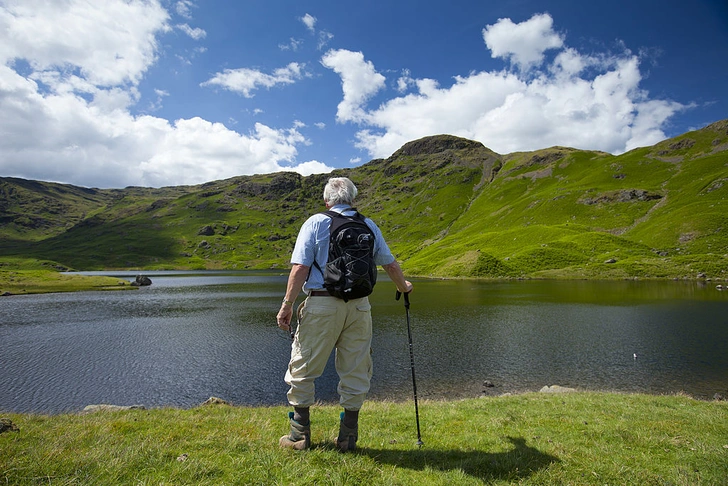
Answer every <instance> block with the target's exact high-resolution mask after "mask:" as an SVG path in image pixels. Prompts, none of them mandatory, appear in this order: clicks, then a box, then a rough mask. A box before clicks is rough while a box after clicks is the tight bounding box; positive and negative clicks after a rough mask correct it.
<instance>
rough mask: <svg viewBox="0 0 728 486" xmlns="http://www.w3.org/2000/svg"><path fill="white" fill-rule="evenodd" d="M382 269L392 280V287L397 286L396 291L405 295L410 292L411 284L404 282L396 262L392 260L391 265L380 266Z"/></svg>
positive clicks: (400, 269) (400, 268)
mask: <svg viewBox="0 0 728 486" xmlns="http://www.w3.org/2000/svg"><path fill="white" fill-rule="evenodd" d="M382 268H383V269H384V271H385V272H387V275H389V278H391V279H392V282H394V285H396V286H397V290H399V291H400V292H403V293H405V294H407V293H409V292H412V284H411V283H410V282H408V281H407V280H405V278H404V273H402V267H400V266H399V263H397V260H394V261H393V262H392V263H388V264H387V265H382Z"/></svg>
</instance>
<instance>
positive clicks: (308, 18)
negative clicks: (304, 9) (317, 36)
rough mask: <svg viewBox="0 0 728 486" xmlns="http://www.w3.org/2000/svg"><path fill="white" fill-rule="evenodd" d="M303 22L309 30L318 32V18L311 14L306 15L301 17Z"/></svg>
mask: <svg viewBox="0 0 728 486" xmlns="http://www.w3.org/2000/svg"><path fill="white" fill-rule="evenodd" d="M301 22H303V25H305V26H306V28H307V29H308V30H310V31H311V32H314V31H315V30H316V17H314V16H313V15H311V14H306V15H304V16H303V17H301Z"/></svg>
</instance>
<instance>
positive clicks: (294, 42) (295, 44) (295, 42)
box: [278, 37, 303, 52]
mask: <svg viewBox="0 0 728 486" xmlns="http://www.w3.org/2000/svg"><path fill="white" fill-rule="evenodd" d="M301 44H303V41H302V40H300V39H294V38H293V37H291V39H290V41H289V42H288V44H278V48H279V49H280V50H282V51H293V52H296V51H297V50H298V48H299V47H301Z"/></svg>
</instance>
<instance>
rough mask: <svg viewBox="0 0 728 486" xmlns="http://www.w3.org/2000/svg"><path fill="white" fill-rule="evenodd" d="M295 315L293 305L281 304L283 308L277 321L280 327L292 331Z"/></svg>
mask: <svg viewBox="0 0 728 486" xmlns="http://www.w3.org/2000/svg"><path fill="white" fill-rule="evenodd" d="M292 317H293V306H292V305H287V304H285V303H283V304H281V310H279V311H278V315H277V316H276V321H277V322H278V327H280V328H281V329H283V330H284V331H288V332H291V318H292Z"/></svg>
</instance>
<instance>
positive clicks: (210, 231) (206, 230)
mask: <svg viewBox="0 0 728 486" xmlns="http://www.w3.org/2000/svg"><path fill="white" fill-rule="evenodd" d="M197 234H198V235H200V236H212V235H214V234H215V229H214V228H213V227H212V226H210V225H209V224H208V225H205V226H203V227H202V228H200V230H199V231H198V232H197Z"/></svg>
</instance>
